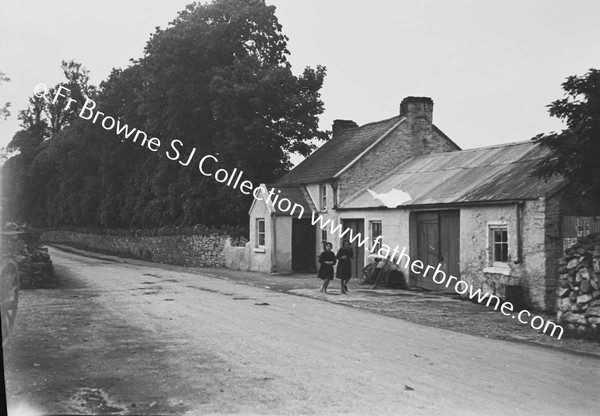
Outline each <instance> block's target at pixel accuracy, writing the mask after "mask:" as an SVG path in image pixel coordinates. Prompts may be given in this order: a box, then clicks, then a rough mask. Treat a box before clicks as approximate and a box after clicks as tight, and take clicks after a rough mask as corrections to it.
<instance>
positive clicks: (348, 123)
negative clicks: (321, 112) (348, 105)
mask: <svg viewBox="0 0 600 416" xmlns="http://www.w3.org/2000/svg"><path fill="white" fill-rule="evenodd" d="M354 127H358V124H356V123H355V122H354V121H352V120H333V126H332V128H331V132H332V133H333V137H335V136H336V135H338V134H340V133H341V132H342V130H346V129H352V128H354Z"/></svg>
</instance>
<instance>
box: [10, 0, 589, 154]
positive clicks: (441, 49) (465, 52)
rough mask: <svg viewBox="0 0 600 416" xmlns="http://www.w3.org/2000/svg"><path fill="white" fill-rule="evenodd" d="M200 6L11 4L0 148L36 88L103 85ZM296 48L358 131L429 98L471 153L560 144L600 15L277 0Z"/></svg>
mask: <svg viewBox="0 0 600 416" xmlns="http://www.w3.org/2000/svg"><path fill="white" fill-rule="evenodd" d="M188 3H189V1H184V0H171V1H168V2H167V1H151V0H144V1H138V0H135V1H127V0H119V1H115V0H104V1H101V2H82V1H80V0H78V1H73V0H64V1H51V2H50V1H31V0H30V1H21V0H19V1H17V0H8V1H7V0H4V1H3V7H2V13H1V15H0V42H1V44H0V45H1V46H0V70H1V71H3V72H4V73H6V75H7V76H8V77H10V78H11V79H12V81H11V82H9V83H7V84H3V85H1V86H0V103H4V102H6V101H11V102H12V116H11V117H10V119H9V120H7V121H0V147H3V146H5V145H6V144H7V143H8V142H9V141H10V139H11V138H12V136H13V134H14V133H15V132H16V131H17V130H18V122H17V119H16V115H17V111H18V110H20V109H23V108H24V107H25V105H26V102H27V98H28V97H29V96H30V95H31V94H32V90H33V87H34V86H35V85H36V84H37V83H40V82H43V83H45V84H47V85H49V86H51V85H54V84H55V83H57V82H61V81H62V80H63V77H62V74H61V72H60V68H59V67H60V62H61V60H63V59H64V60H69V59H74V60H76V61H78V62H81V63H82V64H83V65H84V66H85V67H87V68H88V69H89V70H90V72H91V80H92V83H93V84H96V85H97V84H99V83H100V82H101V81H102V80H104V79H106V78H107V76H108V74H109V72H110V70H111V68H113V67H126V66H127V65H128V63H129V59H130V58H139V57H140V56H141V55H142V51H143V48H144V45H145V43H146V41H147V40H148V38H149V35H150V33H152V32H154V28H155V27H156V26H161V27H165V26H166V25H167V23H168V22H170V21H171V20H172V19H173V18H174V17H175V16H176V14H177V12H178V11H179V10H182V9H183V8H184V7H185V5H186V4H188ZM267 3H268V4H274V5H276V6H277V11H276V15H277V16H278V18H279V21H280V23H281V24H282V25H283V32H284V33H285V34H286V35H287V36H288V37H289V43H288V49H289V50H290V51H291V62H292V65H293V69H294V72H295V73H300V72H301V71H302V69H303V68H304V67H305V66H313V67H314V66H316V65H324V66H326V67H327V77H326V80H325V86H324V88H323V90H322V98H323V101H324V103H325V113H324V114H323V116H322V117H321V127H322V128H323V129H330V127H331V123H332V121H333V120H334V119H336V118H343V119H351V120H354V121H356V122H357V123H358V124H365V123H368V122H371V121H377V120H382V119H384V118H388V117H391V116H393V115H396V114H397V112H398V105H399V103H400V101H401V100H402V98H404V97H406V96H410V95H416V96H429V97H431V98H432V99H433V101H434V115H433V117H434V123H435V124H436V125H437V126H438V127H439V128H440V129H442V130H443V131H444V132H445V133H446V134H447V135H448V136H450V138H451V139H453V140H454V141H455V142H456V143H457V144H458V145H459V146H461V147H462V148H471V147H480V146H489V145H492V144H497V143H507V142H512V141H520V140H528V139H530V138H531V137H532V136H534V135H536V134H537V133H541V132H549V131H553V130H555V131H556V130H560V129H561V127H562V125H561V123H560V122H559V121H558V120H555V119H552V118H550V117H549V115H548V112H547V108H546V105H547V104H549V103H550V102H551V101H553V100H555V99H558V98H560V97H562V93H563V92H562V89H561V86H560V84H561V83H562V82H563V81H564V79H565V78H566V77H567V76H569V75H582V74H584V73H585V72H586V71H587V70H588V69H589V68H592V67H594V68H600V2H599V1H597V0H589V1H588V0H585V1H583V0H581V1H548V0H544V1H541V0H540V1H494V2H488V1H486V2H483V1H475V0H469V1H467V0H464V1H462V0H457V1H422V0H419V1H417V0H412V1H398V0H395V1H392V0H386V1H383V0H369V1H366V2H358V1H341V0H335V1H332V0H330V1H327V0H320V1H317V0H267Z"/></svg>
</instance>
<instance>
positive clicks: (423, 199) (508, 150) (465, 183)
mask: <svg viewBox="0 0 600 416" xmlns="http://www.w3.org/2000/svg"><path fill="white" fill-rule="evenodd" d="M546 152H547V150H546V149H544V148H542V147H541V146H540V145H537V144H535V143H533V142H531V141H527V142H520V143H510V144H505V145H498V146H490V147H483V148H478V149H467V150H460V151H454V152H444V153H436V154H430V155H426V156H421V157H417V158H414V159H411V160H409V161H407V162H405V163H404V164H402V165H400V166H399V167H398V168H396V169H394V170H393V171H392V172H390V174H389V175H387V176H386V177H385V178H383V179H382V180H380V181H379V182H376V183H374V184H371V185H370V186H367V188H368V189H370V190H371V191H373V192H375V193H377V194H386V193H388V192H390V191H392V190H394V189H396V190H401V191H404V192H407V193H408V194H409V195H410V197H411V198H412V199H411V200H410V201H405V202H402V203H401V204H399V206H410V205H429V204H454V203H468V202H484V201H502V200H519V199H536V198H539V197H541V196H544V195H546V194H548V193H549V192H551V191H553V190H555V189H557V188H558V187H559V186H561V185H562V184H563V183H564V181H563V180H562V179H560V178H553V179H552V180H550V181H548V182H544V181H543V180H541V179H539V178H537V177H535V176H531V175H530V172H532V169H533V167H534V166H535V164H536V163H537V162H538V161H539V160H540V158H541V157H542V156H544V155H545V154H546ZM383 206H386V205H384V204H383V203H382V202H381V201H380V200H379V199H375V198H373V196H372V195H371V194H370V193H369V192H368V191H367V189H364V190H362V191H360V192H358V193H356V194H354V195H352V196H350V197H349V198H347V199H346V200H345V201H343V202H342V203H341V204H340V208H367V207H383ZM388 206H389V203H388Z"/></svg>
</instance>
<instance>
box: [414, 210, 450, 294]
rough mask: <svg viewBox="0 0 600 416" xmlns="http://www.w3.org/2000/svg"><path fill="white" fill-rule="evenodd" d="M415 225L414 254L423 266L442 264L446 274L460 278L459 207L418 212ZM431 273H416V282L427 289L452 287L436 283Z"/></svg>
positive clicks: (441, 268) (436, 289) (442, 289)
mask: <svg viewBox="0 0 600 416" xmlns="http://www.w3.org/2000/svg"><path fill="white" fill-rule="evenodd" d="M416 228H417V232H416V239H417V241H416V244H417V253H416V254H417V257H416V258H417V259H418V260H421V261H422V262H423V264H424V265H425V267H427V266H428V265H429V266H432V267H436V268H437V266H438V264H441V267H440V270H442V271H443V272H444V273H446V276H449V275H452V276H454V277H456V278H457V279H460V211H458V210H451V211H435V212H417V213H416ZM413 260H414V259H413ZM432 277H433V273H432V272H431V271H430V272H429V273H428V276H423V275H420V274H419V275H415V285H416V286H417V287H420V288H423V289H428V290H435V291H451V290H450V289H448V288H446V287H445V286H444V285H440V284H437V283H435V282H434V281H433V279H432Z"/></svg>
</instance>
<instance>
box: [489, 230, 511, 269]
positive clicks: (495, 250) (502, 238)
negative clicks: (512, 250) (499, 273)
mask: <svg viewBox="0 0 600 416" xmlns="http://www.w3.org/2000/svg"><path fill="white" fill-rule="evenodd" d="M490 249H491V256H492V265H493V266H499V265H503V264H506V263H508V227H507V226H505V225H502V226H497V225H494V226H490Z"/></svg>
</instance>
